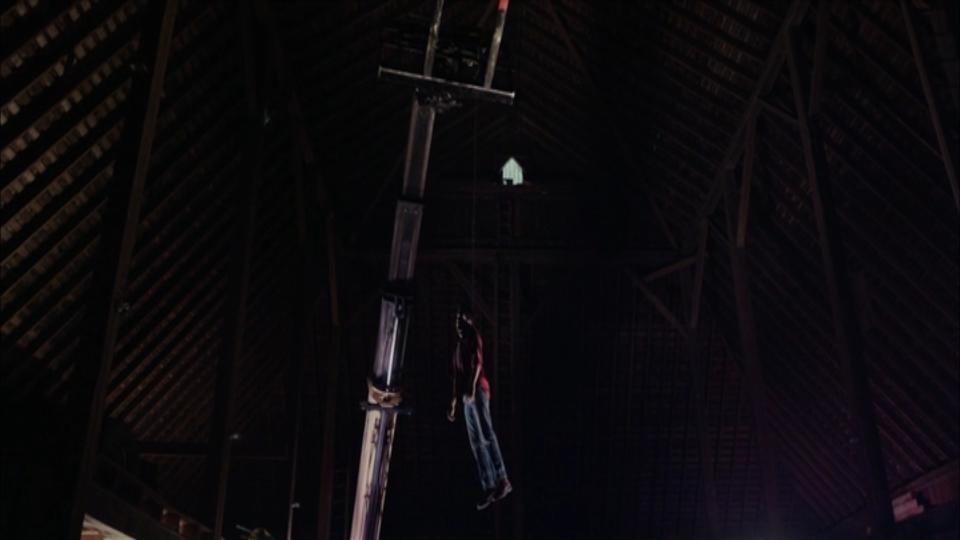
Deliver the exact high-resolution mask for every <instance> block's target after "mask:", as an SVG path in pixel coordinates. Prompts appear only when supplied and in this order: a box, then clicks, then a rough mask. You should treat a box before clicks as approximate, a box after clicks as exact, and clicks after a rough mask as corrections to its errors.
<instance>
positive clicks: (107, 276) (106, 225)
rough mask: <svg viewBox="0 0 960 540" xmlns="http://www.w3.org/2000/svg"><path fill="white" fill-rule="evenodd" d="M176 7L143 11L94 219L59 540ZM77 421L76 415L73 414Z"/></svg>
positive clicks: (131, 240) (91, 425) (116, 304)
mask: <svg viewBox="0 0 960 540" xmlns="http://www.w3.org/2000/svg"><path fill="white" fill-rule="evenodd" d="M178 5H179V2H177V1H176V0H155V1H153V2H151V3H150V5H149V6H148V7H147V12H146V13H147V14H146V16H145V17H144V21H145V26H144V28H143V31H142V32H141V35H140V45H139V47H138V50H137V54H136V60H135V61H134V63H132V64H131V65H130V67H131V68H132V71H133V83H132V85H131V87H130V94H129V95H128V97H127V107H128V113H127V116H126V122H125V124H124V136H123V137H122V138H121V141H120V143H119V144H120V147H119V149H118V151H117V161H116V163H115V164H114V167H113V178H112V180H111V182H110V186H109V188H108V189H109V190H110V192H109V197H108V200H107V206H106V210H105V212H104V215H103V219H102V223H103V225H102V233H101V240H100V253H99V261H98V263H97V267H96V270H95V271H94V278H93V280H94V281H93V286H92V288H91V291H90V304H89V309H88V311H87V328H86V331H85V335H84V338H85V339H84V342H83V344H82V345H81V348H80V350H79V352H78V354H77V355H76V359H77V360H76V361H77V363H78V366H77V369H76V370H75V372H76V381H75V388H76V393H75V395H74V396H72V398H71V401H72V409H73V410H78V411H85V413H86V417H85V418H83V419H82V420H81V421H80V422H81V425H85V428H84V430H83V431H82V433H81V435H80V437H79V442H78V447H77V448H78V449H79V463H78V468H77V474H76V479H75V481H74V484H73V488H72V489H73V492H72V497H71V498H70V500H71V507H70V513H69V515H68V516H67V522H66V523H65V524H64V529H63V532H64V537H65V538H68V539H70V540H74V539H76V538H79V537H80V531H81V529H82V526H83V515H84V505H85V502H86V496H87V492H88V490H89V485H90V483H91V482H92V479H93V475H94V470H95V468H96V462H97V454H98V451H99V443H100V431H101V428H102V426H103V414H104V402H105V399H106V391H107V384H108V382H109V379H110V369H111V367H112V365H113V356H114V353H115V346H116V341H117V334H118V332H119V325H120V317H119V313H120V312H121V311H122V310H123V309H122V306H123V304H124V303H125V298H124V297H125V295H126V294H127V289H126V288H127V277H128V273H129V270H130V263H131V261H132V259H133V249H134V245H135V244H136V239H137V227H138V225H139V224H140V208H141V205H142V202H143V190H144V185H145V183H146V178H147V173H148V171H149V168H150V156H151V153H152V150H153V139H154V135H155V133H156V126H157V114H158V112H159V110H160V100H161V96H162V94H163V84H164V78H165V76H166V71H167V60H168V58H169V55H170V43H171V41H172V39H173V30H174V22H175V21H176V16H177V7H178ZM81 414H83V413H81Z"/></svg>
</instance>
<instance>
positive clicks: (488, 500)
mask: <svg viewBox="0 0 960 540" xmlns="http://www.w3.org/2000/svg"><path fill="white" fill-rule="evenodd" d="M496 495H497V492H496V491H494V490H490V491H488V492H487V493H486V495H485V496H484V497H483V499H481V500H480V502H478V503H477V510H486V508H487V507H488V506H490V505H491V504H493V501H495V500H496Z"/></svg>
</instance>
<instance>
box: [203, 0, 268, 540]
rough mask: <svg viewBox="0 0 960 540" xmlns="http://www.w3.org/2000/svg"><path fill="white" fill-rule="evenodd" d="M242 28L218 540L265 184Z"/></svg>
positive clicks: (249, 53) (216, 410)
mask: <svg viewBox="0 0 960 540" xmlns="http://www.w3.org/2000/svg"><path fill="white" fill-rule="evenodd" d="M238 9H239V17H238V20H239V25H240V35H241V41H242V52H243V67H244V70H243V71H244V94H245V96H244V98H245V105H244V109H245V110H244V116H243V118H244V121H245V124H246V126H245V132H244V137H245V141H244V143H243V144H244V153H243V159H244V168H243V172H242V173H241V174H242V177H243V182H242V185H241V187H240V189H238V190H237V193H238V197H237V215H238V216H239V220H240V224H239V225H240V230H239V234H238V235H237V237H236V239H235V247H234V250H233V254H232V258H233V261H234V262H233V265H232V266H233V272H232V275H231V276H230V281H231V283H230V285H229V288H228V291H229V296H228V301H227V302H226V311H225V314H224V315H225V324H224V327H225V332H224V346H223V351H222V355H221V357H220V359H219V361H218V362H217V373H216V388H215V394H214V405H213V418H212V429H211V430H210V433H211V440H210V457H209V460H208V464H209V470H208V473H209V475H210V477H211V478H212V480H211V484H210V487H211V488H212V491H213V497H212V499H213V500H212V502H213V504H214V523H213V531H214V538H220V537H221V536H222V534H223V527H224V516H225V511H226V499H227V484H228V479H229V475H230V462H231V455H232V454H231V446H232V443H233V433H232V429H233V428H234V425H233V423H234V416H235V408H236V393H237V379H238V377H237V375H238V371H239V367H240V359H241V358H242V357H243V351H244V343H245V339H244V333H245V330H246V326H247V307H248V303H249V302H248V300H249V297H250V276H251V273H252V262H253V249H254V238H255V236H256V235H255V232H256V226H257V210H258V206H259V205H258V193H259V188H260V182H261V179H262V174H261V170H260V169H261V165H262V158H263V156H262V154H263V144H264V140H263V139H264V132H263V128H264V126H263V117H262V114H263V113H262V112H261V110H260V103H261V99H262V96H260V88H259V87H260V82H259V81H260V74H259V71H260V69H259V66H258V65H257V61H256V56H257V53H256V45H255V37H254V36H255V28H254V24H255V22H254V21H255V18H254V13H253V8H252V6H250V5H248V4H243V5H241V6H240V7H239V8H238Z"/></svg>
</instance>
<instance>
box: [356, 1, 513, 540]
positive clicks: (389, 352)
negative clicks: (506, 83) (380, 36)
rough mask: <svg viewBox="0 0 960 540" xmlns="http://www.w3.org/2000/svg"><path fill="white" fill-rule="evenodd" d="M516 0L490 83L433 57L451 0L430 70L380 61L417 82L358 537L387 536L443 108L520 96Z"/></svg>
mask: <svg viewBox="0 0 960 540" xmlns="http://www.w3.org/2000/svg"><path fill="white" fill-rule="evenodd" d="M508 3H509V2H508V0H500V2H499V4H498V6H497V23H496V28H495V30H494V35H493V39H492V42H491V46H490V52H489V55H488V60H487V70H486V73H485V77H484V85H483V86H478V85H472V84H466V83H462V82H455V81H449V80H444V79H439V78H434V77H433V76H432V75H433V63H434V58H435V56H436V51H437V41H438V37H439V33H440V19H441V15H442V12H443V0H437V2H436V6H435V8H434V13H433V20H432V23H431V25H430V33H429V38H428V40H427V48H426V53H425V57H424V63H423V73H422V74H418V73H407V72H402V71H396V70H391V69H386V68H380V72H379V75H380V77H381V78H382V79H384V80H388V81H391V82H399V83H404V84H410V85H412V86H413V87H414V99H413V105H412V110H411V112H410V128H409V132H408V135H407V150H406V154H405V166H404V169H403V187H402V190H401V194H400V198H399V199H398V201H397V208H396V214H395V216H394V227H393V242H392V244H391V251H390V262H389V270H388V273H387V283H386V286H385V287H384V292H383V298H382V299H381V303H380V330H379V334H378V337H377V348H376V355H375V356H374V361H373V369H372V370H371V373H370V376H369V378H368V379H367V388H368V392H367V400H366V403H364V405H363V408H364V410H365V411H366V418H365V420H364V428H363V439H362V442H361V455H360V467H359V471H358V472H357V489H356V497H355V499H354V507H353V522H352V526H351V532H350V538H351V539H352V540H376V539H377V538H378V537H379V536H380V523H381V518H382V515H383V504H384V499H385V497H386V492H387V472H388V469H389V466H390V453H391V450H392V447H393V436H394V432H395V430H396V427H397V415H398V414H400V413H402V412H404V410H403V409H402V408H401V407H400V405H401V403H402V401H403V394H402V375H403V359H404V352H405V346H406V336H407V326H408V324H409V315H410V305H411V303H412V301H413V296H412V293H411V290H412V287H411V283H412V279H413V270H414V263H415V261H416V255H417V244H418V241H419V238H420V222H421V218H422V216H423V202H422V201H423V192H424V187H425V184H426V178H427V165H428V163H429V160H430V142H431V139H432V137H433V125H434V121H435V120H436V116H437V113H438V112H440V111H442V110H445V109H448V108H450V107H452V106H455V105H457V104H458V103H459V102H461V101H463V100H483V101H490V102H495V103H503V104H512V103H513V97H514V96H513V93H512V92H503V91H498V90H493V89H491V85H492V82H493V75H494V70H495V69H496V63H497V56H498V54H499V49H500V40H501V38H502V36H503V27H504V24H505V22H506V13H507V5H508Z"/></svg>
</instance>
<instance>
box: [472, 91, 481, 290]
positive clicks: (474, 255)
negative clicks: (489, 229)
mask: <svg viewBox="0 0 960 540" xmlns="http://www.w3.org/2000/svg"><path fill="white" fill-rule="evenodd" d="M478 124H479V115H478V114H477V106H476V105H474V106H473V189H472V191H473V193H472V194H473V199H472V201H471V209H470V259H471V261H470V262H471V264H470V290H471V292H472V294H474V295H476V294H477V131H478V130H477V127H478Z"/></svg>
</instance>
